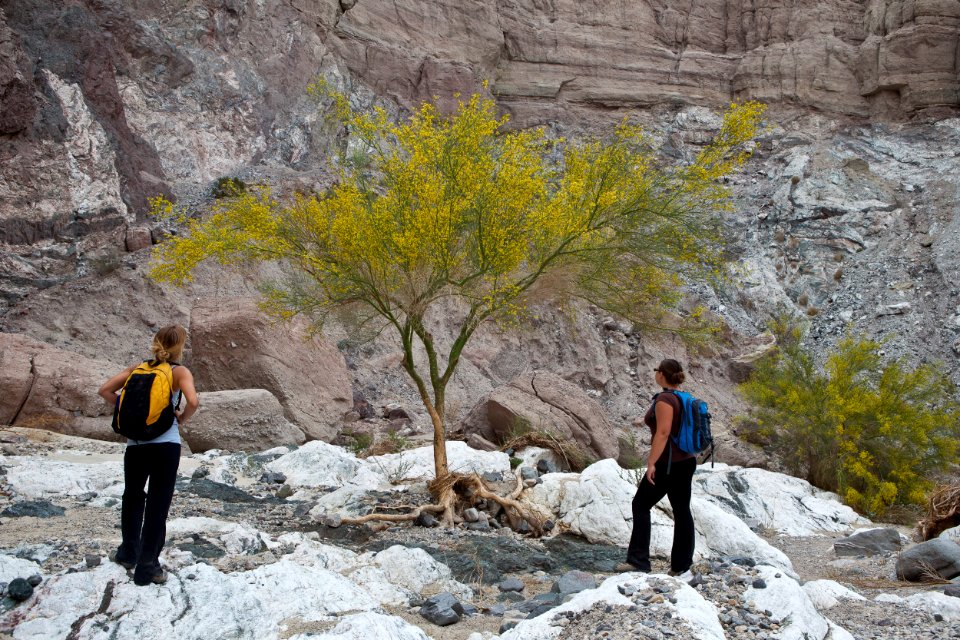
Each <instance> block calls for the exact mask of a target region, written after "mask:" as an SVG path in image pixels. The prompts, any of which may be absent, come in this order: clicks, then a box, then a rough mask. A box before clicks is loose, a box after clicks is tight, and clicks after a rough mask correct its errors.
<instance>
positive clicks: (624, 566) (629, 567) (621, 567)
mask: <svg viewBox="0 0 960 640" xmlns="http://www.w3.org/2000/svg"><path fill="white" fill-rule="evenodd" d="M613 570H614V571H616V572H617V573H627V572H629V571H639V572H640V573H650V570H649V569H641V568H640V567H638V566H637V565H635V564H630V563H629V562H621V563H620V564H618V565H617V566H616V567H614V569H613Z"/></svg>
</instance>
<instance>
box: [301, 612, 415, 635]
mask: <svg viewBox="0 0 960 640" xmlns="http://www.w3.org/2000/svg"><path fill="white" fill-rule="evenodd" d="M372 638H383V639H384V640H386V639H387V638H389V640H431V639H430V636H428V635H427V634H426V633H424V632H423V630H422V629H420V628H419V627H415V626H413V625H412V624H410V623H409V622H407V621H406V620H404V619H403V618H398V617H397V616H389V615H385V614H383V613H377V612H375V611H366V612H364V613H356V614H352V615H347V616H342V617H340V618H339V622H338V623H337V626H335V627H334V628H333V629H331V630H330V631H326V632H323V633H305V634H297V635H295V636H290V638H289V640H371V639H372Z"/></svg>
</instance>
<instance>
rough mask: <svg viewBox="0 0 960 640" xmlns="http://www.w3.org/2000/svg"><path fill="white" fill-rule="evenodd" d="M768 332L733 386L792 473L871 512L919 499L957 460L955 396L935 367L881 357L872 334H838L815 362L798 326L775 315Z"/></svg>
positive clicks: (959, 426)
mask: <svg viewBox="0 0 960 640" xmlns="http://www.w3.org/2000/svg"><path fill="white" fill-rule="evenodd" d="M774 332H775V333H776V334H777V335H778V338H779V340H780V345H779V349H778V351H777V353H775V354H773V355H772V356H770V357H768V358H766V359H765V360H763V361H761V362H760V363H759V365H758V367H757V369H756V371H755V372H754V374H753V375H752V376H751V378H750V380H749V381H747V382H746V383H744V384H743V385H741V387H740V389H741V391H742V392H743V394H744V395H745V396H746V398H747V399H748V400H749V401H750V402H751V403H752V404H753V405H754V411H753V417H754V419H755V420H756V423H757V425H758V427H759V429H761V430H766V432H768V433H772V434H773V438H772V446H773V448H774V449H775V450H776V452H777V453H779V454H780V456H781V458H782V459H783V461H784V462H785V463H786V464H787V466H788V467H789V468H790V470H791V472H793V473H794V474H797V475H801V476H804V477H806V478H807V480H809V481H810V482H811V483H812V484H814V485H816V486H818V487H821V488H823V489H827V490H830V491H835V492H837V493H839V494H840V495H841V497H843V499H844V500H845V501H846V502H847V504H849V505H850V506H852V507H854V508H855V509H857V510H858V511H860V512H861V513H864V514H867V515H868V516H870V517H874V518H876V517H880V516H883V515H884V513H886V512H887V511H888V510H889V509H890V508H891V506H893V505H910V504H922V503H923V502H924V500H925V498H926V494H927V492H928V491H929V490H930V489H931V488H932V486H933V481H934V478H935V477H936V475H937V474H938V473H942V472H944V471H946V470H947V468H948V467H949V465H951V464H954V463H956V462H957V461H958V439H960V403H958V401H957V393H956V388H955V387H954V386H953V385H952V383H951V382H950V381H949V378H947V376H946V375H945V374H944V372H943V371H942V370H941V368H940V367H939V366H937V365H933V364H921V365H918V366H916V367H912V368H911V367H909V366H908V365H907V364H906V363H905V362H904V361H903V360H885V359H884V358H883V357H881V356H880V354H879V351H880V347H881V344H880V343H878V342H875V341H872V340H866V339H861V338H855V337H847V338H845V339H844V340H842V341H841V342H840V343H839V344H838V345H837V346H836V348H835V350H833V351H832V352H831V353H830V354H829V355H828V357H827V360H826V363H825V365H824V367H823V369H822V370H821V369H819V368H818V367H816V366H815V364H814V362H813V360H812V358H811V357H810V355H809V354H807V353H806V352H805V351H804V350H803V348H802V346H801V344H800V340H801V338H802V332H801V330H800V328H799V327H797V326H791V325H790V324H789V323H787V322H785V321H783V320H781V321H779V322H778V323H777V325H776V326H775V327H774Z"/></svg>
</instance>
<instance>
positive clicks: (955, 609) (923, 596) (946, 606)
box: [874, 591, 960, 622]
mask: <svg viewBox="0 0 960 640" xmlns="http://www.w3.org/2000/svg"><path fill="white" fill-rule="evenodd" d="M874 601H876V602H889V603H892V604H905V605H907V606H908V607H911V608H913V609H920V610H922V611H927V612H929V613H939V614H940V615H942V616H943V619H944V620H947V621H950V622H953V621H958V620H960V598H955V597H953V596H948V595H946V594H943V593H940V592H938V591H925V592H923V593H915V594H913V595H912V596H907V597H906V598H903V597H900V596H898V595H894V594H892V593H881V594H880V595H878V596H877V597H876V598H874Z"/></svg>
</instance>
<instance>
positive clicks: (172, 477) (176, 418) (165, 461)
mask: <svg viewBox="0 0 960 640" xmlns="http://www.w3.org/2000/svg"><path fill="white" fill-rule="evenodd" d="M186 341H187V331H186V329H184V328H183V327H181V326H179V325H170V326H166V327H163V328H162V329H160V330H159V331H157V334H156V335H155V336H154V337H153V345H152V347H151V350H152V351H153V358H152V359H150V360H147V361H145V362H141V363H139V364H136V365H133V366H131V367H127V368H126V369H124V370H123V371H121V372H120V373H118V374H117V375H115V376H113V377H112V378H110V379H109V380H107V381H106V382H104V383H103V386H101V387H100V390H99V392H98V393H99V394H100V396H101V397H103V399H104V400H106V401H107V402H109V403H110V404H111V406H113V407H114V412H113V430H114V431H115V432H116V433H118V434H120V435H122V436H126V438H127V449H126V452H125V453H124V456H123V481H124V489H123V504H122V507H121V510H120V528H121V531H122V535H123V541H122V543H121V544H120V547H119V548H118V549H117V550H116V552H115V553H113V554H111V556H110V558H111V560H113V561H114V562H116V563H118V564H120V565H122V566H123V567H124V568H126V569H134V572H133V581H134V583H135V584H138V585H148V584H163V583H164V582H166V580H167V572H166V571H164V570H163V568H162V567H161V566H160V560H159V557H160V551H161V550H162V549H163V543H164V539H165V538H166V533H167V529H166V524H167V513H168V512H169V511H170V502H171V501H172V500H173V488H174V485H175V484H176V481H177V468H178V467H179V466H180V425H181V424H183V423H184V422H186V420H187V419H188V418H189V417H190V416H191V415H193V413H194V412H195V411H196V410H197V407H199V406H200V400H199V398H198V397H197V390H196V388H195V387H194V384H193V374H192V373H190V370H189V369H187V368H186V367H184V366H183V365H181V364H180V363H179V360H180V358H181V357H182V356H183V347H184V345H185V344H186ZM181 398H183V399H186V401H187V403H186V406H185V407H184V408H182V409H181V408H179V404H180V400H181ZM148 480H149V481H150V486H149V489H148V490H147V491H146V492H144V487H145V486H146V485H147V481H148Z"/></svg>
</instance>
